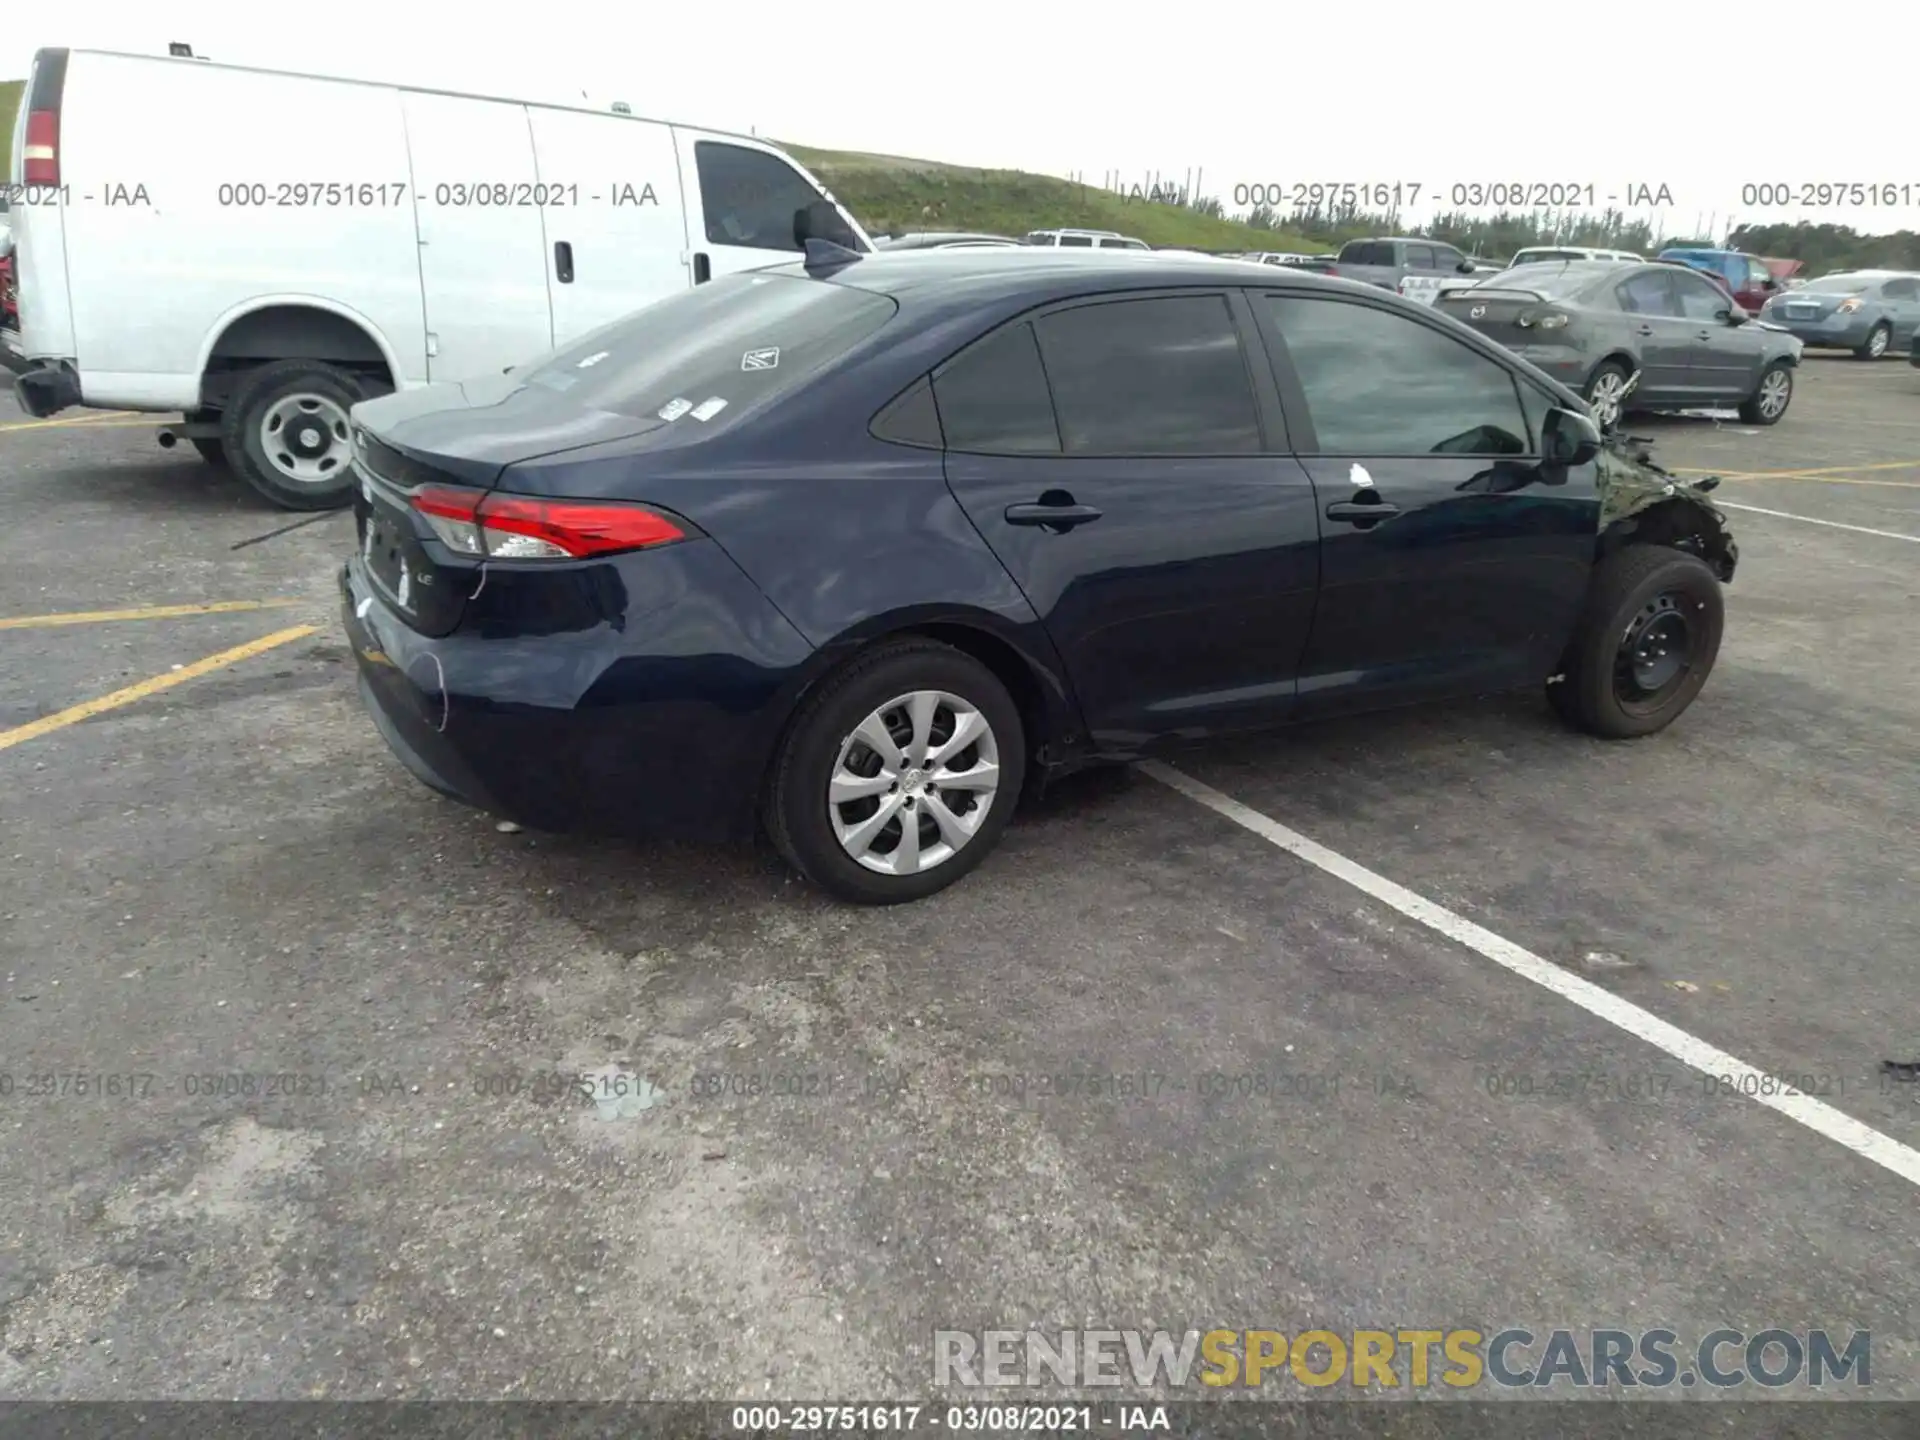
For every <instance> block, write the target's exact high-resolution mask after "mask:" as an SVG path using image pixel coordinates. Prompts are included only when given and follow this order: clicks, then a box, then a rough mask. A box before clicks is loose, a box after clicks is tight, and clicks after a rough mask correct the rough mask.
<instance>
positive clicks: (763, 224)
mask: <svg viewBox="0 0 1920 1440" xmlns="http://www.w3.org/2000/svg"><path fill="white" fill-rule="evenodd" d="M673 133H674V141H675V144H676V145H677V146H678V147H679V154H680V173H681V175H683V176H684V177H685V178H686V188H687V229H688V231H689V232H690V233H691V235H692V237H693V239H692V242H691V243H692V246H693V252H694V274H695V278H696V279H713V278H715V277H717V276H720V275H730V274H732V273H734V272H735V271H737V270H757V269H759V268H760V267H761V266H763V265H778V264H781V263H782V262H784V261H788V260H792V259H793V258H794V257H795V256H796V255H798V254H800V253H801V252H802V250H803V249H804V247H803V246H801V245H799V244H797V243H796V242H795V241H794V238H793V217H794V212H795V211H797V210H801V209H804V208H806V207H807V206H809V205H812V204H815V203H816V202H818V201H820V200H823V199H829V200H830V199H831V198H832V197H831V196H829V195H828V194H827V192H826V190H825V189H824V188H823V187H822V186H821V185H820V183H819V182H818V181H817V180H815V179H814V178H813V177H812V176H811V175H809V174H807V173H806V171H804V170H802V169H801V168H800V167H799V166H798V165H796V164H795V163H794V162H793V161H792V160H790V159H788V158H787V157H786V156H785V155H782V154H781V153H780V152H779V151H777V150H774V149H772V148H771V147H768V146H763V145H755V144H753V143H752V142H750V141H746V140H742V139H739V138H738V137H737V136H729V135H712V134H702V133H701V132H700V131H698V130H688V129H686V128H685V127H683V126H679V125H676V126H674V127H673ZM836 208H837V209H839V211H840V215H841V219H842V220H843V221H845V223H846V226H847V229H848V230H849V231H850V232H851V236H852V238H853V239H854V240H855V241H856V245H855V248H856V249H860V250H871V249H872V248H873V242H872V241H871V240H869V239H867V237H866V234H865V232H863V231H862V230H861V229H860V227H859V225H858V224H857V223H856V222H855V221H854V219H853V217H852V216H850V215H848V214H847V212H846V207H845V206H837V207H836Z"/></svg>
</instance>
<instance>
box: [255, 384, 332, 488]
mask: <svg viewBox="0 0 1920 1440" xmlns="http://www.w3.org/2000/svg"><path fill="white" fill-rule="evenodd" d="M347 437H348V430H347V412H346V411H345V410H343V409H341V408H340V406H339V404H338V403H337V402H336V401H333V400H330V399H328V398H327V397H326V396H324V395H312V394H306V395H284V396H282V397H281V398H280V399H278V400H276V401H274V402H273V404H272V405H270V406H268V407H267V413H266V414H264V415H262V416H261V417H260V450H261V453H262V454H264V455H265V456H266V457H267V461H268V463H269V464H271V465H272V466H273V468H274V469H276V470H278V471H279V472H280V473H281V474H282V475H284V476H286V477H287V478H288V479H289V480H292V481H295V482H297V483H299V484H301V485H323V484H326V483H328V482H330V481H333V480H336V479H338V478H339V475H340V470H341V467H342V466H344V465H345V464H346V463H347V449H348V445H349V441H348V438H347Z"/></svg>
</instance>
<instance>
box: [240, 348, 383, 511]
mask: <svg viewBox="0 0 1920 1440" xmlns="http://www.w3.org/2000/svg"><path fill="white" fill-rule="evenodd" d="M365 398H366V396H365V394H364V392H363V391H362V390H361V388H360V382H359V381H358V380H356V379H355V378H354V377H353V376H352V375H350V374H348V373H347V372H346V371H344V370H337V369H335V368H334V367H333V366H331V365H323V364H320V363H319V362H318V361H314V360H276V361H274V362H273V363H272V364H270V365H262V366H261V367H260V368H259V369H257V370H253V371H250V372H248V374H247V375H246V376H245V377H244V378H243V379H242V380H241V381H240V383H239V384H238V385H237V386H236V387H235V388H234V392H233V395H232V396H231V398H229V399H228V401H227V404H226V406H225V408H224V409H223V410H222V411H221V413H220V446H221V449H222V450H223V451H224V452H225V456H226V460H227V463H228V464H229V465H230V466H232V467H233V471H234V473H235V474H236V475H238V476H239V477H240V478H241V479H242V480H244V481H246V482H247V483H248V484H249V485H251V486H252V487H253V488H254V489H255V490H258V491H259V492H260V493H261V494H262V495H264V496H266V497H267V499H269V500H271V501H272V502H273V503H274V504H275V505H278V506H279V507H280V508H281V509H282V510H338V509H339V508H340V507H341V506H343V505H345V504H346V503H347V502H348V501H349V500H351V499H352V498H353V472H352V470H351V468H350V467H349V466H348V464H347V456H348V454H349V451H350V449H351V443H352V442H351V438H350V431H349V429H348V425H347V412H348V411H349V410H351V409H352V408H353V407H354V405H356V404H357V403H358V402H360V401H361V400H363V399H365ZM202 453H205V452H202Z"/></svg>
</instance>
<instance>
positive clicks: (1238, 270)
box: [760, 246, 1354, 304]
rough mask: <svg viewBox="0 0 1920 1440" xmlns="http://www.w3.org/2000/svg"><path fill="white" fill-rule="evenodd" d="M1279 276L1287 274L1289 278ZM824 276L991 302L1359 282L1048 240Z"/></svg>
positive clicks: (861, 264)
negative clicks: (1069, 246)
mask: <svg viewBox="0 0 1920 1440" xmlns="http://www.w3.org/2000/svg"><path fill="white" fill-rule="evenodd" d="M760 273H763V274H775V275H780V274H784V275H794V276H805V275H807V274H808V273H809V272H808V271H807V269H806V267H805V265H804V264H802V263H801V262H798V261H794V262H791V263H789V264H786V265H774V266H769V267H766V269H764V270H763V271H762V272H760ZM1281 276H1284V277H1285V280H1284V282H1283V281H1282V280H1281V278H1280V277H1281ZM820 278H824V279H830V280H832V281H834V282H836V283H838V284H842V285H851V286H854V287H856V288H858V289H861V290H871V291H874V292H876V293H877V294H882V295H892V296H894V297H896V298H899V299H905V298H907V297H910V296H911V297H915V298H924V299H938V298H940V297H941V296H942V295H944V294H947V293H952V294H956V295H958V294H962V293H964V294H966V295H969V296H972V297H974V298H976V299H978V300H980V301H983V302H986V301H992V300H995V299H1000V298H1008V299H1013V298H1018V297H1020V296H1022V295H1031V296H1032V298H1033V301H1034V303H1035V304H1039V303H1043V302H1044V301H1045V300H1046V299H1048V298H1050V297H1051V296H1052V295H1054V294H1058V295H1061V296H1068V295H1075V294H1082V293H1085V292H1086V291H1088V289H1089V288H1094V289H1109V290H1157V289H1171V288H1176V287H1180V286H1185V285H1194V286H1205V285H1215V286H1217V285H1221V284H1227V283H1241V284H1248V285H1275V284H1280V283H1286V284H1298V283H1309V284H1316V285H1324V286H1326V287H1327V288H1328V289H1330V290H1340V291H1351V290H1352V289H1353V288H1354V282H1351V281H1343V280H1334V279H1329V278H1326V277H1323V276H1316V275H1313V274H1311V273H1310V272H1307V271H1296V270H1291V269H1283V268H1282V267H1279V266H1274V265H1262V264H1260V263H1258V262H1257V261H1252V260H1229V259H1225V258H1222V257H1220V256H1217V255H1197V254H1196V255H1181V254H1174V253H1168V252H1165V251H1160V250H1146V251H1141V250H1133V251H1127V250H1113V251H1101V250H1059V249H1055V248H1053V247H1050V246H1022V247H1020V249H1019V252H1018V253H1015V252H1013V251H1008V250H995V251H993V252H991V253H982V252H981V251H978V250H968V249H953V248H950V247H947V246H936V247H932V248H930V249H927V250H925V251H922V252H921V253H920V254H918V255H912V256H908V255H902V254H891V253H889V252H888V251H885V250H876V251H874V252H872V253H871V254H866V255H862V256H861V257H860V258H859V259H858V260H853V261H848V262H847V263H846V264H844V265H839V266H836V267H834V268H832V269H831V270H829V271H826V272H824V273H823V274H821V276H820ZM1090 281H1091V282H1093V284H1092V286H1091V287H1090V285H1089V282H1090Z"/></svg>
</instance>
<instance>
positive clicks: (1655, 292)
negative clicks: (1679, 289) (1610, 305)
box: [1614, 270, 1680, 318]
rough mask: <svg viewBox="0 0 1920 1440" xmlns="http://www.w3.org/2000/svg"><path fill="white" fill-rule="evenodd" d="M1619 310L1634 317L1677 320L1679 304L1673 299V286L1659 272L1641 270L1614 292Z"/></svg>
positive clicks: (1662, 272) (1664, 274)
mask: <svg viewBox="0 0 1920 1440" xmlns="http://www.w3.org/2000/svg"><path fill="white" fill-rule="evenodd" d="M1614 294H1615V295H1617V296H1618V297H1619V299H1620V308H1621V309H1622V310H1625V311H1628V312H1629V313H1631V314H1634V315H1667V316H1672V317H1674V318H1678V317H1679V315H1680V302H1679V301H1678V300H1676V299H1674V297H1673V286H1672V285H1671V284H1670V283H1669V281H1668V278H1667V275H1666V273H1665V272H1664V271H1660V270H1642V271H1641V272H1640V273H1639V274H1638V275H1635V276H1633V277H1632V278H1631V279H1628V280H1625V281H1623V282H1622V283H1621V284H1620V285H1619V287H1618V288H1617V289H1616V290H1615V291H1614Z"/></svg>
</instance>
